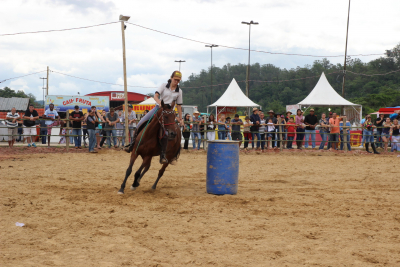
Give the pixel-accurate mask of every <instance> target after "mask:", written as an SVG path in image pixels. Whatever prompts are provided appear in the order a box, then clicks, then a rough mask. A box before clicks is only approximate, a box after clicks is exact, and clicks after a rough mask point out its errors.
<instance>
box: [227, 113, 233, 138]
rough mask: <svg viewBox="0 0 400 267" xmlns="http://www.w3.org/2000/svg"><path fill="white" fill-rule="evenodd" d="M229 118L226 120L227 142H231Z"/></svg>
mask: <svg viewBox="0 0 400 267" xmlns="http://www.w3.org/2000/svg"><path fill="white" fill-rule="evenodd" d="M230 123H231V117H228V118H226V132H227V138H226V139H228V140H232V129H231V125H230Z"/></svg>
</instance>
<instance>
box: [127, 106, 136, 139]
mask: <svg viewBox="0 0 400 267" xmlns="http://www.w3.org/2000/svg"><path fill="white" fill-rule="evenodd" d="M136 119H137V118H136V112H135V111H134V110H133V106H132V105H131V104H129V105H128V125H129V138H132V137H133V133H134V132H135V129H136Z"/></svg>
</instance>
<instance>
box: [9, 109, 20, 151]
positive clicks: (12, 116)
mask: <svg viewBox="0 0 400 267" xmlns="http://www.w3.org/2000/svg"><path fill="white" fill-rule="evenodd" d="M19 118H20V116H19V114H18V113H17V110H16V109H15V108H12V109H11V112H8V113H7V115H6V126H7V127H8V146H9V147H10V148H13V146H14V143H15V139H16V138H17V135H18V128H17V126H18V122H17V121H18V119H19Z"/></svg>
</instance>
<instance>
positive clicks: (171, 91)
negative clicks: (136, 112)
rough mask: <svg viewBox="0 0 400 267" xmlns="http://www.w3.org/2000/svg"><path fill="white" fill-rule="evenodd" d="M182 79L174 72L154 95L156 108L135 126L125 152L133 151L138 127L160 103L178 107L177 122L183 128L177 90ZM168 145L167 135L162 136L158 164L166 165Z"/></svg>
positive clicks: (180, 95) (180, 101)
mask: <svg viewBox="0 0 400 267" xmlns="http://www.w3.org/2000/svg"><path fill="white" fill-rule="evenodd" d="M181 79H182V73H181V72H180V71H177V70H176V71H174V72H173V73H172V75H171V78H170V79H169V80H168V82H167V83H163V84H162V85H161V86H160V87H159V88H158V90H157V91H156V92H155V94H154V100H155V101H156V102H157V104H156V106H155V107H154V108H153V109H152V110H150V111H149V113H147V114H146V115H145V116H144V117H143V118H142V119H141V120H140V121H139V123H138V125H137V126H136V130H135V133H134V135H133V138H132V142H131V143H130V144H129V145H128V146H127V147H126V149H125V151H126V152H128V153H130V152H131V151H132V150H133V146H134V145H135V140H136V137H137V136H138V134H139V132H140V130H141V129H140V126H141V125H142V124H143V123H145V122H147V121H148V120H149V119H150V118H151V117H152V116H153V115H154V113H156V112H157V110H158V109H159V108H160V106H161V101H163V102H164V104H165V105H171V104H172V102H174V103H175V104H176V105H177V106H178V114H179V119H178V120H179V122H180V125H181V126H183V125H184V124H183V119H182V104H183V97H182V89H181V88H179V82H180V81H181ZM167 145H168V135H164V137H163V138H161V153H160V163H161V164H165V163H168V160H167V159H166V157H165V153H166V151H167Z"/></svg>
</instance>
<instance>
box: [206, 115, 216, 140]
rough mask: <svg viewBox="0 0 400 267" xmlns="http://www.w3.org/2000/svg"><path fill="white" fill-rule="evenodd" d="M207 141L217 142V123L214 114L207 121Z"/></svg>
mask: <svg viewBox="0 0 400 267" xmlns="http://www.w3.org/2000/svg"><path fill="white" fill-rule="evenodd" d="M207 123H208V125H207V140H210V141H214V140H215V128H216V126H215V124H216V123H217V122H216V120H215V117H214V114H211V115H210V116H209V117H208V121H207Z"/></svg>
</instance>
